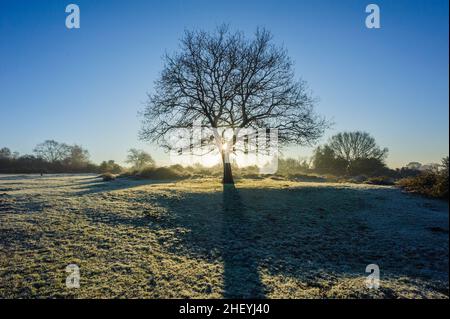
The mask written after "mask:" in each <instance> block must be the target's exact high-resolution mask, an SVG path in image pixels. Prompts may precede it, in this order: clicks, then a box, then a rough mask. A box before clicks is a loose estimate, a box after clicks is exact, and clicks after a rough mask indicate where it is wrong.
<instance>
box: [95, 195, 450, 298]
mask: <svg viewBox="0 0 450 319" xmlns="http://www.w3.org/2000/svg"><path fill="white" fill-rule="evenodd" d="M149 194H151V192H149ZM178 195H180V196H181V197H180V196H173V197H171V195H170V194H169V193H165V194H151V196H149V197H145V198H144V197H143V198H142V200H143V201H146V202H147V203H148V205H149V207H158V208H163V209H164V211H165V213H164V214H160V213H159V210H157V209H155V211H152V209H151V208H149V211H148V212H145V211H142V210H140V208H138V207H137V208H136V211H133V212H132V213H131V212H130V213H127V214H115V213H114V212H110V213H105V214H98V212H96V211H92V212H89V214H88V217H89V218H90V219H91V220H92V221H94V222H101V223H107V224H109V225H111V226H116V225H128V226H130V227H133V228H135V229H136V230H137V231H140V232H143V233H144V234H145V232H147V231H149V230H151V231H152V232H153V231H156V232H159V231H161V235H162V236H161V238H160V242H161V245H162V246H164V247H165V249H167V250H168V251H169V252H171V253H172V254H179V255H182V256H192V257H194V258H201V259H204V260H207V261H210V262H216V261H217V259H218V258H219V259H220V260H221V261H222V262H223V267H224V272H223V296H224V297H225V298H264V297H265V296H267V295H269V294H270V293H271V291H268V289H269V288H268V287H266V286H265V285H263V283H262V282H263V280H262V279H263V277H264V276H265V280H276V281H278V280H289V279H297V280H298V282H299V283H300V284H301V285H302V287H301V288H299V287H297V286H295V285H294V286H290V285H289V283H288V282H287V283H286V287H287V288H286V289H294V290H293V293H297V292H298V291H299V289H300V290H303V289H304V290H305V291H306V290H311V291H315V296H317V295H318V296H326V295H327V292H328V291H329V290H330V289H331V288H332V287H333V285H335V284H336V283H337V282H338V280H339V279H340V278H343V277H344V278H347V277H358V278H364V277H365V276H366V273H365V268H366V266H367V265H368V264H372V263H375V264H378V265H379V266H380V268H381V269H382V270H383V279H388V278H389V277H401V276H411V277H423V278H425V279H426V278H429V277H427V276H430V277H432V278H431V279H437V280H442V279H444V280H445V279H447V280H448V236H447V237H445V236H446V235H445V234H443V235H442V234H436V235H433V237H428V236H427V240H432V242H427V243H426V246H425V245H424V243H418V242H417V240H419V241H420V239H416V238H414V236H411V235H409V234H408V233H407V232H404V231H403V232H399V231H397V230H392V229H391V230H389V229H388V232H386V233H383V232H381V233H380V232H379V231H378V232H377V233H375V232H374V230H373V229H371V226H370V225H369V224H368V223H367V220H366V219H365V217H367V214H366V213H365V212H367V211H370V212H373V213H375V214H377V213H376V212H377V209H376V207H375V208H374V205H375V204H376V202H377V201H378V202H380V201H381V202H383V201H388V202H390V201H391V200H393V198H395V197H396V196H399V192H398V190H393V189H373V190H370V191H369V190H364V189H343V188H335V187H300V188H285V189H279V188H277V189H273V188H265V189H262V188H259V189H250V188H244V189H240V190H236V189H235V188H234V187H224V189H223V192H188V191H183V192H182V193H181V194H178ZM123 196H125V197H126V196H128V195H127V194H124V195H123ZM145 196H147V195H145ZM124 200H126V198H124ZM395 212H396V211H392V212H390V214H387V215H385V216H384V217H383V218H385V219H386V220H384V221H383V224H386V225H388V224H390V223H391V224H392V223H395V224H396V225H397V224H398V225H399V226H398V227H402V230H405V228H404V227H406V225H404V224H402V220H399V219H397V217H396V216H395ZM147 213H148V214H147ZM100 215H101V216H102V217H101V218H100V217H99V216H100ZM364 216H365V217H364ZM403 216H404V217H402V218H406V219H404V220H403V221H405V222H407V221H408V220H407V219H408V217H407V214H404V215H403ZM369 217H371V216H369ZM447 221H448V219H447ZM415 223H421V221H420V220H417V221H416V222H415ZM413 226H414V225H413ZM383 227H384V226H382V227H381V230H383V229H384V228H383ZM414 227H415V226H414ZM167 231H168V232H167ZM167 234H170V235H167ZM413 234H414V233H413ZM445 256H447V261H445V258H444V259H443V257H445ZM443 282H445V281H443ZM361 285H363V281H362V283H361ZM443 285H444V288H446V287H447V289H448V286H446V287H445V284H443ZM269 286H270V284H269ZM289 287H290V288H289ZM441 288H442V287H441ZM348 289H349V290H350V291H351V290H352V289H353V288H348ZM354 289H356V290H363V289H364V286H362V287H354ZM382 289H385V288H382ZM386 289H387V288H386ZM384 293H385V295H386V296H388V297H389V296H391V297H395V296H394V295H391V292H390V291H389V289H387V290H386V291H385V292H384ZM363 296H365V297H370V296H371V295H370V292H367V295H363ZM358 297H361V295H358Z"/></svg>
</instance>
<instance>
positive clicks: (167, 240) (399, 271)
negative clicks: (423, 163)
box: [0, 175, 449, 298]
mask: <svg viewBox="0 0 450 319" xmlns="http://www.w3.org/2000/svg"><path fill="white" fill-rule="evenodd" d="M97 176H98V175H70V176H67V175H65V176H63V175H61V176H58V175H44V176H43V177H41V176H30V175H22V176H20V175H1V176H0V298H31V297H33V298H221V297H227V298H249V297H260V298H262V297H267V298H448V297H449V295H448V291H449V286H448V260H449V259H448V252H449V249H448V239H449V238H448V217H449V215H448V203H446V202H444V201H440V200H434V199H426V198H423V197H418V196H412V195H409V194H405V193H402V192H401V191H400V190H399V189H397V188H395V187H391V186H377V185H367V184H345V183H324V182H321V183H314V182H307V183H306V182H295V181H287V180H285V179H281V180H277V179H273V178H263V179H258V180H253V179H239V180H237V181H236V188H228V187H223V186H222V185H220V183H218V180H217V178H196V179H195V180H192V179H183V180H178V181H167V182H161V181H154V180H144V179H130V178H118V179H116V180H115V181H113V182H103V181H102V180H101V178H98V177H97ZM400 230H401V231H400ZM372 263H375V264H377V265H379V267H380V272H381V282H380V288H379V289H368V288H367V287H366V284H365V278H366V276H367V273H366V272H365V269H366V266H367V265H368V264H372ZM69 264H76V265H78V266H79V268H80V275H81V278H80V288H79V289H69V288H67V287H66V285H65V281H66V277H67V276H68V273H67V272H66V271H65V269H66V266H67V265H69Z"/></svg>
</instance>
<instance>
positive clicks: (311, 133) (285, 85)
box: [140, 26, 327, 184]
mask: <svg viewBox="0 0 450 319" xmlns="http://www.w3.org/2000/svg"><path fill="white" fill-rule="evenodd" d="M271 40H272V36H271V34H270V33H269V32H268V31H266V30H263V29H259V30H257V31H256V34H255V37H254V39H252V40H248V39H247V38H245V37H244V36H243V34H242V33H241V32H234V33H233V32H230V30H229V28H228V27H226V26H222V27H219V28H218V29H217V31H216V32H214V33H206V32H203V31H193V32H191V31H187V32H186V33H185V34H184V37H183V38H182V40H181V50H180V52H178V53H176V54H175V55H173V56H168V55H167V56H166V57H165V67H164V69H163V71H162V73H161V77H160V78H159V79H158V80H157V82H156V89H155V92H156V93H155V94H153V95H151V96H149V101H148V104H147V106H146V108H145V110H144V112H143V118H144V121H143V127H142V130H141V135H140V136H141V138H142V139H144V140H150V141H154V142H157V143H158V144H160V145H161V146H163V147H166V148H167V149H171V147H172V145H171V143H170V141H169V140H168V138H170V136H171V134H173V133H174V132H177V130H178V129H180V128H190V127H192V125H193V123H194V122H196V123H200V124H201V125H202V126H206V127H209V128H211V129H212V130H213V131H214V133H215V134H214V135H213V136H212V138H208V139H204V140H202V141H200V142H199V143H198V144H192V143H190V144H189V145H186V147H184V148H185V149H189V148H197V149H198V147H205V146H210V147H211V149H216V150H218V152H219V153H220V154H221V157H222V163H223V179H222V181H223V183H224V184H232V183H233V175H232V169H231V162H232V161H231V160H230V154H231V153H234V152H235V151H236V148H235V147H236V143H237V142H238V141H240V140H243V139H245V134H243V133H242V132H241V131H242V129H245V128H252V129H260V128H264V129H267V128H270V129H278V142H279V143H280V144H282V145H283V144H292V143H295V144H310V143H312V142H314V141H316V140H317V139H318V138H319V137H320V136H322V134H323V131H324V129H325V128H326V127H327V123H326V121H325V120H324V119H322V118H320V117H319V116H317V115H316V113H315V112H314V108H313V106H314V99H313V98H312V97H311V96H310V94H309V92H308V89H307V86H306V84H305V82H303V81H297V80H296V79H295V78H294V70H293V63H292V61H291V59H290V58H289V57H288V55H287V53H286V50H284V49H283V48H280V47H277V46H275V45H274V44H273V43H272V41H271ZM225 130H227V131H228V132H231V133H232V134H230V135H229V136H225V134H223V133H221V132H225Z"/></svg>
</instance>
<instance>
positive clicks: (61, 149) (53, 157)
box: [33, 140, 70, 163]
mask: <svg viewBox="0 0 450 319" xmlns="http://www.w3.org/2000/svg"><path fill="white" fill-rule="evenodd" d="M33 152H34V153H36V156H37V157H39V158H42V159H44V160H46V161H47V162H50V163H53V162H57V161H62V160H64V159H66V158H67V157H68V156H69V154H70V146H68V145H67V144H64V143H58V142H56V141H54V140H46V141H45V142H43V143H41V144H38V145H36V147H35V148H34V150H33Z"/></svg>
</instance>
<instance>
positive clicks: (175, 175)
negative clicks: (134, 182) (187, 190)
mask: <svg viewBox="0 0 450 319" xmlns="http://www.w3.org/2000/svg"><path fill="white" fill-rule="evenodd" d="M136 176H137V177H140V178H148V179H180V178H185V177H187V175H186V174H184V173H183V172H180V171H178V170H176V169H174V168H170V167H157V168H156V167H146V168H144V169H142V170H141V171H140V172H139V173H137V175H136Z"/></svg>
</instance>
